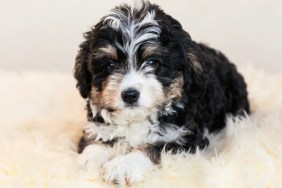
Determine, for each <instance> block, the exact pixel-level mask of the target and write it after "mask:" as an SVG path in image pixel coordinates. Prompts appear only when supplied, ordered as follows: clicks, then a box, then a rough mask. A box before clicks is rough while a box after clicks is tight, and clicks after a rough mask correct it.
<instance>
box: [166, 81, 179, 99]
mask: <svg viewBox="0 0 282 188" xmlns="http://www.w3.org/2000/svg"><path fill="white" fill-rule="evenodd" d="M182 87H183V78H182V77H178V78H176V79H175V81H174V82H173V83H172V84H171V85H170V86H169V88H168V90H167V94H166V100H167V101H169V100H171V99H178V98H181V96H182Z"/></svg>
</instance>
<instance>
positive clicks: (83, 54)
mask: <svg viewBox="0 0 282 188" xmlns="http://www.w3.org/2000/svg"><path fill="white" fill-rule="evenodd" d="M89 53H90V52H89V42H88V40H87V38H86V41H85V42H83V43H82V44H81V45H80V50H79V52H78V55H77V56H76V59H75V67H74V77H75V79H76V80H77V84H76V87H77V89H78V90H79V92H80V95H81V96H82V97H83V98H87V97H88V96H89V93H90V90H91V82H92V76H91V73H90V72H89V70H88V57H89Z"/></svg>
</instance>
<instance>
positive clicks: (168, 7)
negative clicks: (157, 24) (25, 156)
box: [0, 0, 282, 72]
mask: <svg viewBox="0 0 282 188" xmlns="http://www.w3.org/2000/svg"><path fill="white" fill-rule="evenodd" d="M120 2H126V0H123V1H122V0H104V1H98V0H97V1H96V0H83V1H82V0H56V1H55V0H42V1H38V0H25V1H22V0H0V5H1V6H0V69H9V70H51V71H63V72H70V71H71V70H72V68H73V64H74V58H75V55H76V52H77V50H78V45H79V43H80V42H81V41H82V33H83V32H85V31H87V30H88V29H89V28H90V26H92V25H94V24H95V23H97V21H98V20H99V19H100V18H101V17H102V16H103V15H105V14H106V13H107V12H108V11H109V10H110V9H111V8H112V7H113V6H115V5H118V4H119V3H120ZM152 2H157V3H158V4H159V5H161V7H162V8H163V9H164V10H165V11H166V12H167V13H169V14H171V15H172V16H173V17H175V18H176V19H178V20H179V21H180V22H181V23H182V25H183V27H184V28H185V29H186V30H187V31H188V32H189V33H190V35H191V36H192V38H193V39H194V40H196V41H202V42H205V43H208V44H210V45H211V46H212V47H215V48H217V49H220V50H221V51H223V52H224V53H225V54H226V55H227V56H228V57H229V59H231V61H233V62H234V63H236V64H245V63H250V62H251V63H254V64H255V67H262V68H263V69H265V70H267V71H275V72H281V71H282V64H281V63H280V62H281V60H282V53H281V48H282V1H279V0H277V1H276V0H236V1H226V0H213V1H211V0H201V1H199V0H174V1H169V0H152Z"/></svg>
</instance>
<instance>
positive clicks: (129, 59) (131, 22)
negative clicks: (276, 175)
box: [75, 2, 190, 121]
mask: <svg viewBox="0 0 282 188" xmlns="http://www.w3.org/2000/svg"><path fill="white" fill-rule="evenodd" d="M85 38H86V41H85V42H84V43H83V44H82V45H81V46H80V47H81V49H80V52H79V55H78V56H77V59H76V66H75V77H76V78H77V80H78V84H77V86H78V88H79V90H80V93H81V95H82V96H83V97H84V98H88V99H89V100H90V101H91V104H92V105H93V108H95V110H98V111H101V110H106V111H107V112H108V113H111V114H112V115H113V116H119V117H121V118H123V119H127V120H136V121H138V120H142V119H144V118H145V117H147V116H149V115H150V114H152V113H154V112H160V111H164V110H165V109H166V108H168V107H169V105H171V104H172V103H174V102H177V101H179V100H180V99H181V97H182V93H183V91H182V88H183V84H184V79H185V78H184V77H185V75H184V72H185V70H186V69H187V67H189V58H187V44H188V43H189V42H190V37H189V35H188V34H187V33H186V32H184V31H183V30H182V28H181V25H180V24H179V23H178V22H177V21H176V20H174V19H173V18H171V17H170V16H168V15H166V14H165V13H163V11H162V10H160V9H159V8H158V7H157V6H155V5H151V4H150V3H148V2H145V3H142V4H141V5H139V6H135V7H129V6H127V5H123V6H121V7H117V8H115V9H114V10H112V13H111V14H109V15H107V16H105V17H104V18H102V19H101V21H100V22H99V23H98V24H97V25H96V26H95V28H93V29H92V30H91V31H90V32H88V33H86V34H85Z"/></svg>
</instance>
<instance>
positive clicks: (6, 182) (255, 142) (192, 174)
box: [0, 67, 282, 188]
mask: <svg viewBox="0 0 282 188" xmlns="http://www.w3.org/2000/svg"><path fill="white" fill-rule="evenodd" d="M241 72H243V74H244V76H245V79H246V81H247V83H248V90H249V99H250V101H251V107H252V111H253V114H252V115H251V116H250V117H248V118H246V119H243V120H239V119H234V120H232V119H231V118H229V119H228V120H227V128H226V129H225V130H224V131H223V132H222V133H221V134H220V135H216V136H213V137H212V138H211V145H210V147H209V148H208V149H207V150H206V151H204V152H198V153H197V154H195V155H190V154H185V153H182V154H179V155H173V156H171V155H169V154H166V155H164V156H163V160H162V164H161V166H159V167H156V169H155V170H153V171H151V172H148V173H147V174H146V175H145V179H144V182H143V183H141V184H136V185H134V186H136V187H162V188H165V187H174V188H177V187H255V188H259V187H282V74H280V75H279V74H276V75H273V74H270V73H264V72H263V71H262V70H254V68H252V67H245V68H241ZM0 88H1V92H0V152H1V153H0V188H9V187H13V188H15V187H20V188H24V187H44V188H57V187H58V188H72V187H73V188H80V187H85V188H88V187H89V188H90V187H91V188H93V187H95V188H96V187H105V186H106V187H108V186H109V185H107V184H105V183H103V180H102V178H101V177H98V176H96V175H95V174H96V173H93V172H80V171H79V170H78V168H77V158H78V154H77V153H76V144H77V142H78V139H79V137H80V135H81V130H82V127H83V125H84V124H85V123H86V121H85V120H86V113H85V111H84V101H83V100H82V99H81V97H80V96H79V94H78V92H77V91H76V89H75V81H74V79H73V78H72V75H71V74H58V73H43V72H25V73H15V72H7V71H0ZM111 186H113V185H111Z"/></svg>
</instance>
